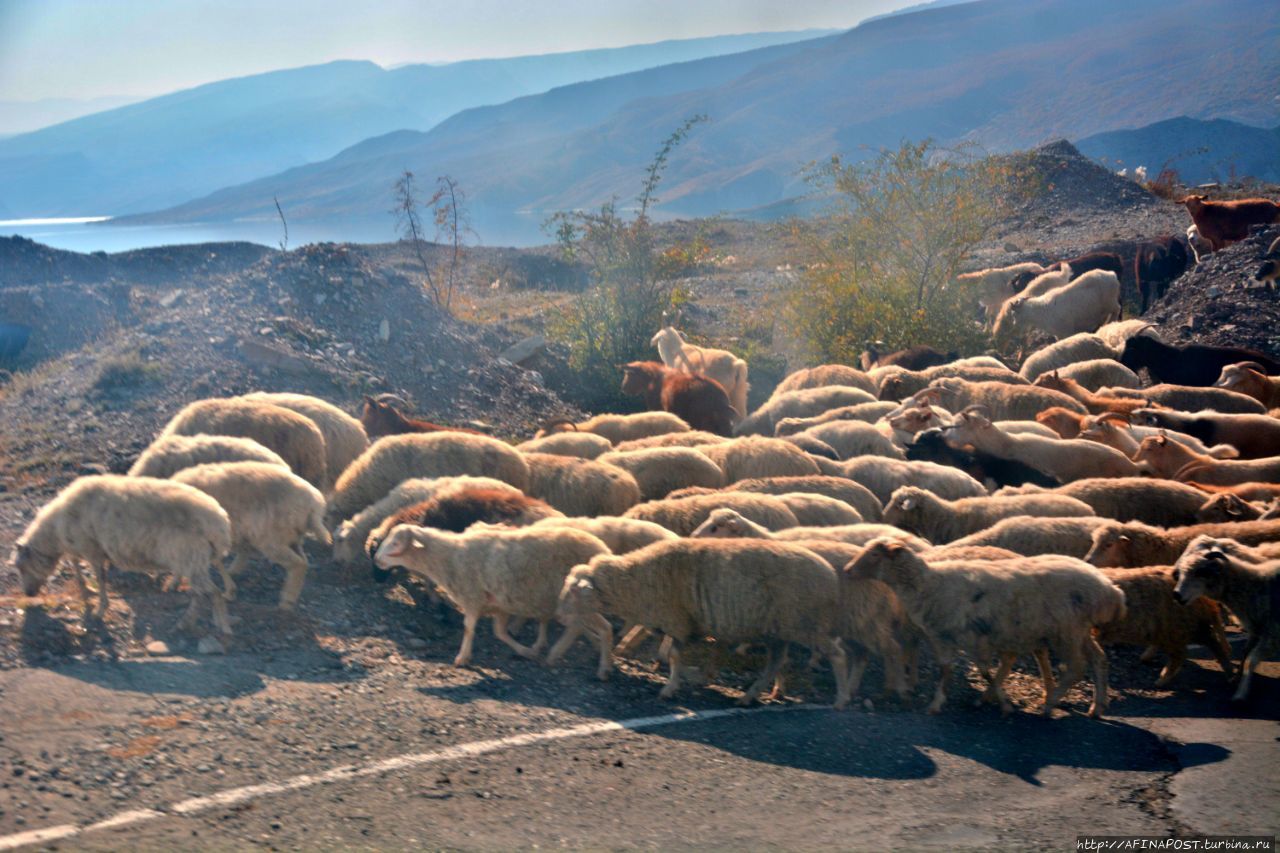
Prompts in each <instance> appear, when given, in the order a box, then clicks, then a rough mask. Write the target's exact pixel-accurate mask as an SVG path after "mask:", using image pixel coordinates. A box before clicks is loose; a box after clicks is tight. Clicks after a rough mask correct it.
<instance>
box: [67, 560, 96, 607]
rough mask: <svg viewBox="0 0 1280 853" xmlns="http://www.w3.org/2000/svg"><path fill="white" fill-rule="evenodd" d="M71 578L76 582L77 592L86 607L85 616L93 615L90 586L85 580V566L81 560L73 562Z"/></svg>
mask: <svg viewBox="0 0 1280 853" xmlns="http://www.w3.org/2000/svg"><path fill="white" fill-rule="evenodd" d="M71 577H72V578H73V579H74V580H75V582H76V591H77V592H78V593H80V602H81V604H83V605H84V615H85V616H91V615H93V610H92V608H93V605H92V604H91V603H90V602H89V585H88V584H87V583H85V580H84V566H82V565H80V561H79V560H72V561H71Z"/></svg>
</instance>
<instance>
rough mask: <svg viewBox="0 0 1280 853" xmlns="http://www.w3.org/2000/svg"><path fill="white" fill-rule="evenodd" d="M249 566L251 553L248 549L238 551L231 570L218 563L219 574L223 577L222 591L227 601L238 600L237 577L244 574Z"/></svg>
mask: <svg viewBox="0 0 1280 853" xmlns="http://www.w3.org/2000/svg"><path fill="white" fill-rule="evenodd" d="M248 566H249V552H248V550H247V549H238V550H237V551H236V556H235V559H234V560H232V561H231V568H227V567H226V566H224V565H223V564H222V563H221V562H219V563H218V572H219V573H220V574H221V575H222V590H223V595H224V596H225V597H226V599H227V601H235V600H236V582H235V576H236V575H238V574H240V573H241V572H243V571H244V570H245V569H246V568H248Z"/></svg>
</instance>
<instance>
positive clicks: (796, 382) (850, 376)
mask: <svg viewBox="0 0 1280 853" xmlns="http://www.w3.org/2000/svg"><path fill="white" fill-rule="evenodd" d="M827 385H845V386H847V387H850V388H861V389H862V390H863V391H866V392H867V393H868V394H871V395H873V396H874V395H875V394H876V393H877V388H876V384H875V383H874V382H872V381H871V377H869V376H867V374H866V373H865V372H864V371H862V370H859V369H858V368H856V367H849V366H848V365H847V364H820V365H818V366H817V367H806V368H803V369H801V370H797V371H796V372H795V373H792V374H790V375H788V376H787V378H786V379H783V380H782V381H781V382H779V383H778V387H776V388H774V389H773V394H772V395H771V396H774V397H776V396H778V395H779V394H785V393H787V392H788V391H803V390H804V389H806V388H822V387H824V386H827Z"/></svg>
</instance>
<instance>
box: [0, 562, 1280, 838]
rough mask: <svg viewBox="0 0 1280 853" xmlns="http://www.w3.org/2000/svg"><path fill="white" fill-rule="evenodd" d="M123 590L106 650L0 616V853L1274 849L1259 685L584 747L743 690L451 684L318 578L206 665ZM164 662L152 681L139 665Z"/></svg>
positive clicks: (262, 606) (513, 665)
mask: <svg viewBox="0 0 1280 853" xmlns="http://www.w3.org/2000/svg"><path fill="white" fill-rule="evenodd" d="M277 574H278V573H277ZM114 583H115V586H114V587H113V589H114V590H116V591H115V592H114V593H113V607H112V614H111V617H110V619H109V620H108V628H107V629H105V630H104V629H102V628H96V629H95V628H94V627H92V626H85V625H83V624H81V623H79V622H78V621H77V620H76V619H75V618H74V616H72V615H69V614H70V611H71V609H72V608H71V606H70V605H68V604H65V603H64V604H62V605H58V606H54V607H53V608H52V609H51V610H49V611H48V612H46V611H45V610H44V609H43V608H39V607H37V608H31V609H28V610H27V611H26V613H25V614H22V613H19V612H18V611H17V610H15V609H14V608H13V607H11V606H4V605H5V603H4V601H2V600H0V623H3V626H0V627H3V631H2V632H0V640H2V641H3V643H4V651H5V653H6V654H5V657H4V660H5V661H6V662H7V663H6V664H5V665H6V667H7V668H5V669H4V670H3V671H0V849H3V848H4V847H5V846H6V845H9V844H13V843H15V842H18V841H23V840H36V841H38V838H36V837H33V836H32V835H30V833H38V832H41V831H43V830H49V829H53V830H55V831H54V833H53V834H54V835H55V836H60V837H57V838H55V839H53V840H48V841H44V842H39V843H37V844H35V845H34V846H48V847H56V848H66V849H81V848H88V849H120V848H131V849H173V848H178V847H180V848H182V849H219V850H221V849H229V848H246V847H256V846H267V847H275V848H282V849H296V848H308V849H314V848H325V849H332V848H339V847H341V848H347V847H355V848H370V849H371V848H377V849H399V848H422V847H426V848H465V849H508V848H513V847H523V848H532V847H573V848H590V849H624V848H635V847H646V848H662V849H691V848H696V849H735V850H740V849H752V850H755V849H815V848H831V847H837V848H841V849H885V848H897V849H906V850H921V849H948V850H953V849H979V848H986V849H991V848H995V849H1018V850H1070V849H1073V848H1074V841H1075V836H1076V835H1077V834H1078V833H1142V834H1152V835H1169V834H1173V833H1177V834H1187V833H1194V832H1203V833H1219V832H1252V833H1257V832H1263V833H1267V834H1271V833H1275V832H1276V830H1277V826H1280V774H1278V773H1276V771H1275V768H1276V766H1277V765H1278V763H1280V762H1278V759H1280V742H1278V741H1277V737H1278V736H1280V727H1278V726H1277V725H1276V709H1277V708H1278V707H1280V704H1278V703H1277V699H1280V665H1277V664H1275V663H1268V664H1266V665H1264V667H1263V668H1262V670H1261V671H1260V676H1261V677H1259V678H1257V679H1255V683H1254V691H1255V693H1254V696H1253V697H1252V698H1251V701H1250V702H1249V703H1248V704H1247V705H1245V706H1244V707H1233V706H1232V705H1231V703H1230V702H1228V701H1227V696H1228V695H1229V690H1228V689H1227V687H1226V685H1225V683H1224V681H1223V679H1222V676H1221V673H1220V672H1219V671H1218V670H1217V669H1216V665H1215V664H1214V663H1213V662H1212V661H1211V660H1208V659H1207V655H1204V654H1201V652H1203V650H1199V649H1197V650H1194V651H1193V660H1192V661H1190V662H1189V663H1188V664H1187V666H1186V668H1185V669H1184V671H1183V673H1182V674H1181V675H1180V676H1179V678H1178V681H1177V682H1176V687H1177V689H1176V690H1172V691H1154V690H1153V689H1151V687H1150V685H1151V684H1152V683H1153V682H1154V680H1155V676H1156V670H1155V669H1154V668H1152V667H1148V666H1144V665H1142V664H1139V663H1138V662H1137V660H1136V650H1132V651H1126V652H1120V653H1116V654H1113V657H1112V685H1113V700H1112V708H1111V713H1110V716H1109V717H1108V719H1105V720H1101V721H1095V720H1090V719H1087V718H1085V717H1084V716H1082V713H1083V711H1084V710H1085V708H1086V706H1087V698H1088V697H1087V695H1086V694H1085V693H1083V692H1078V693H1073V694H1072V696H1071V697H1069V700H1070V701H1069V702H1068V705H1067V707H1066V709H1065V710H1062V711H1059V712H1057V713H1056V714H1055V717H1054V718H1053V719H1048V720H1046V719H1043V718H1041V717H1039V716H1038V715H1036V714H1035V713H1034V711H1035V708H1036V705H1037V700H1038V695H1039V694H1038V687H1037V683H1036V681H1035V679H1033V678H1032V677H1031V675H1030V674H1029V673H1030V671H1031V670H1033V669H1034V668H1033V667H1028V666H1020V667H1019V671H1018V672H1016V673H1015V674H1014V676H1013V677H1012V689H1011V691H1010V692H1011V695H1013V696H1014V698H1015V700H1016V701H1018V702H1019V704H1020V710H1019V711H1018V712H1016V713H1014V714H1012V715H1011V716H1009V717H1001V716H1000V714H999V712H998V711H997V710H996V709H994V708H990V707H982V708H974V707H973V701H974V699H975V698H976V697H977V695H978V693H977V691H976V690H975V689H974V687H973V684H974V683H975V681H974V680H975V679H976V676H975V675H973V674H972V673H970V674H969V675H968V676H967V677H958V678H957V679H956V684H955V685H953V691H952V697H951V700H950V703H949V705H948V708H947V710H946V712H945V713H944V714H942V715H940V716H936V717H930V716H926V715H924V714H923V713H922V712H921V709H922V708H923V707H924V705H925V704H926V702H927V695H928V691H929V688H930V686H931V678H932V671H931V670H930V671H927V672H926V677H925V683H924V684H922V685H921V687H920V688H919V690H918V691H917V693H916V696H915V697H914V700H913V702H912V704H911V705H910V706H909V707H907V708H899V707H893V706H889V705H885V704H883V703H876V704H873V705H871V707H870V708H868V706H867V705H865V704H862V703H861V702H859V703H856V704H857V707H856V708H854V709H852V710H848V711H844V712H835V711H832V710H830V709H827V708H823V707H818V708H815V707H814V706H813V705H806V704H804V703H806V702H808V703H814V704H815V705H816V704H819V703H825V702H828V701H830V697H831V684H830V678H829V677H828V676H827V675H826V674H825V673H820V674H818V675H812V674H810V673H808V672H807V671H806V670H805V669H804V667H803V665H801V666H800V667H799V668H798V670H797V671H794V672H793V675H792V677H791V678H790V679H789V681H788V687H789V691H790V693H791V694H792V695H790V696H789V697H788V700H787V701H786V702H783V703H774V704H772V705H770V706H769V708H770V709H771V710H768V711H765V712H760V713H754V714H750V715H745V716H721V717H716V718H714V719H693V720H681V721H679V722H668V723H667V724H665V725H659V726H641V727H639V728H637V729H636V730H634V731H632V730H619V729H617V728H616V727H613V726H608V725H602V724H603V723H607V722H608V721H629V720H636V719H638V718H649V717H663V716H666V715H671V714H673V713H681V712H684V711H704V712H705V711H713V712H723V711H725V710H728V709H732V708H734V702H733V700H734V699H735V698H736V696H737V695H738V690H740V689H741V688H742V687H744V686H745V685H746V684H747V683H749V681H750V680H751V679H752V677H753V672H752V668H751V664H750V662H747V663H731V664H730V665H729V666H727V667H726V668H725V669H724V670H722V671H721V673H720V677H719V679H718V681H717V683H716V684H715V685H713V686H710V687H693V688H689V689H686V690H685V691H684V692H682V693H681V694H680V696H678V697H677V701H675V702H664V701H661V700H659V699H658V698H657V692H658V688H659V686H660V685H661V675H660V674H659V673H657V672H655V671H654V668H653V667H652V666H650V665H648V664H646V663H644V662H624V663H623V664H622V665H621V666H620V668H619V670H618V671H616V672H615V673H614V675H613V677H612V678H611V680H610V681H609V682H607V683H600V682H598V681H595V680H594V678H593V677H592V673H593V670H594V658H593V655H592V653H591V650H590V649H588V648H587V647H586V645H585V644H579V645H578V646H577V647H576V648H575V649H574V650H573V652H572V653H571V655H570V657H569V660H568V661H567V663H566V665H564V666H562V667H559V668H556V669H547V668H545V667H542V666H540V665H538V664H534V663H530V662H528V661H524V660H520V659H517V658H515V657H514V656H513V655H512V654H511V653H510V652H509V650H507V649H506V647H505V646H501V645H499V644H498V643H497V642H496V641H494V640H493V639H492V637H490V636H489V635H488V632H487V625H486V626H485V628H486V630H485V631H484V632H482V633H481V635H480V637H479V639H478V642H477V646H476V662H477V665H476V666H474V667H470V668H466V669H458V668H455V667H453V666H452V665H451V664H450V661H451V660H452V657H453V654H454V652H455V651H456V647H457V643H458V639H459V636H460V620H459V618H458V616H457V615H456V614H454V613H452V612H449V613H440V612H438V611H436V610H434V608H430V607H424V606H421V605H420V604H419V603H415V601H414V598H413V597H412V596H410V595H406V594H405V592H404V590H403V589H396V588H394V587H392V588H379V587H373V586H372V585H370V584H368V583H367V579H362V578H360V577H352V576H345V575H342V574H340V573H339V572H338V571H337V570H336V569H334V568H333V567H331V566H327V567H322V568H320V569H318V570H317V571H314V572H313V573H312V577H311V579H309V581H308V586H307V589H306V591H305V593H304V596H303V601H302V609H301V612H300V614H299V615H297V616H295V617H288V618H282V617H280V616H279V615H278V614H277V613H276V611H275V610H274V609H273V608H272V607H271V604H272V603H273V602H274V597H275V594H276V590H278V584H279V579H278V577H275V576H271V575H269V576H267V577H265V578H262V579H260V580H259V579H256V578H251V579H250V580H249V582H248V583H246V584H244V586H243V587H242V600H241V601H238V602H236V603H235V604H234V605H233V608H232V612H233V613H234V614H237V615H238V616H239V617H240V622H239V623H238V624H237V625H236V631H237V640H236V643H235V644H234V645H233V646H232V647H231V649H230V652H229V653H228V654H226V655H200V654H197V653H196V652H195V643H194V641H192V640H184V639H182V638H181V637H180V636H177V635H175V634H173V633H172V630H171V626H172V623H173V622H174V621H176V619H177V616H178V614H179V613H180V612H181V610H182V609H183V607H184V606H185V594H183V593H179V592H170V593H164V592H161V591H160V590H159V588H158V587H157V586H156V585H155V584H154V583H153V582H151V581H149V580H148V579H145V578H141V579H131V578H129V577H121V578H117V579H115V580H114ZM157 636H158V637H162V638H163V639H164V641H166V643H167V644H168V645H170V646H172V652H170V653H168V654H165V653H163V652H161V653H159V654H152V655H148V654H147V653H146V652H144V651H143V649H144V648H145V646H146V644H147V643H148V642H150V641H151V640H152V638H153V637H157ZM1237 639H1239V638H1237ZM1238 653H1239V650H1238V648H1237V655H1238ZM879 685H880V682H879V677H878V674H877V673H876V672H874V671H873V672H871V673H870V674H869V675H868V677H867V680H866V681H865V682H864V692H866V693H869V695H872V696H874V695H875V693H876V692H877V691H878V690H879ZM576 727H587V730H585V731H576V730H575V731H574V732H572V733H571V734H570V736H555V737H553V738H549V737H548V736H547V735H546V734H545V733H547V732H553V733H554V732H559V731H560V730H563V729H576ZM525 735H529V736H531V737H522V736H525ZM512 738H515V739H516V740H515V741H514V742H513V741H511V740H509V739H512ZM477 745H478V746H477ZM405 756H408V758H404V759H403V760H397V759H398V758H400V757H405ZM335 768H354V769H355V771H356V772H355V773H351V772H347V771H340V772H337V773H334V770H335ZM326 773H329V774H330V777H329V778H328V781H325V779H324V777H322V776H321V774H326ZM360 774H365V775H360ZM318 776H319V777H321V778H317V777H318ZM246 787H247V788H249V790H247V791H245V790H241V789H244V788H246ZM227 791H231V792H234V793H233V795H232V796H230V797H229V798H228V799H225V800H217V799H214V800H209V799H202V798H206V797H209V796H210V795H215V794H218V793H219V792H227ZM122 816H123V817H122ZM103 821H107V822H114V824H115V825H114V826H107V827H101V826H97V827H95V828H93V829H91V830H89V831H84V828H85V827H90V826H94V825H95V824H99V823H101V822H103Z"/></svg>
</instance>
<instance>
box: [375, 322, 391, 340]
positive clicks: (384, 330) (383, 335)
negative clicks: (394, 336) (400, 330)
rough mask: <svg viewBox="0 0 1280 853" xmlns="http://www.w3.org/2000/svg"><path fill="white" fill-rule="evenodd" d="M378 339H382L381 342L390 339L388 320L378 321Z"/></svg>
mask: <svg viewBox="0 0 1280 853" xmlns="http://www.w3.org/2000/svg"><path fill="white" fill-rule="evenodd" d="M378 340H380V341H382V342H383V343H386V342H387V341H389V340H391V323H390V321H388V320H386V319H383V320H382V322H380V323H378Z"/></svg>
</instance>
